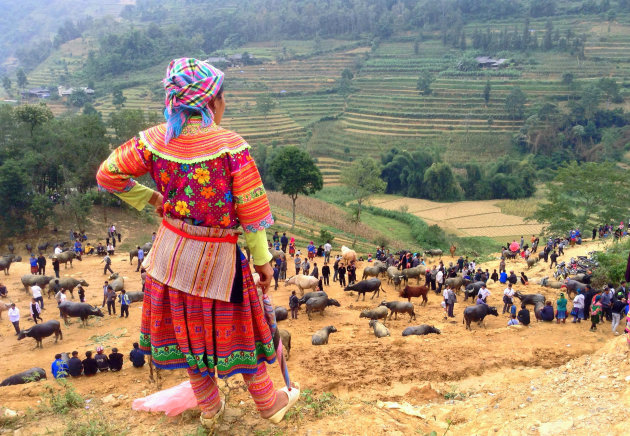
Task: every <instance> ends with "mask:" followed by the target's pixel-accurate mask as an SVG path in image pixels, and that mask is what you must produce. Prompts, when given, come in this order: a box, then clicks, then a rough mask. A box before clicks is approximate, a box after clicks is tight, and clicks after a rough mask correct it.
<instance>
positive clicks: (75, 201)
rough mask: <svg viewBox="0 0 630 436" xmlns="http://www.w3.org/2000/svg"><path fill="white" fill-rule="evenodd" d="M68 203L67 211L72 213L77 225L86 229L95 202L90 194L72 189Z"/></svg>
mask: <svg viewBox="0 0 630 436" xmlns="http://www.w3.org/2000/svg"><path fill="white" fill-rule="evenodd" d="M66 204H67V206H66V207H67V211H68V212H70V213H71V214H72V217H73V218H74V222H75V223H76V225H77V227H78V228H79V229H84V228H85V226H86V224H87V217H88V215H90V212H92V205H93V202H92V199H91V198H90V196H89V194H87V193H82V192H79V191H77V190H71V192H70V194H69V195H68V201H67V203H66Z"/></svg>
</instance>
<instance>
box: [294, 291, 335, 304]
mask: <svg viewBox="0 0 630 436" xmlns="http://www.w3.org/2000/svg"><path fill="white" fill-rule="evenodd" d="M316 297H328V294H326V292H324V291H315V292H307V293H306V294H304V296H303V297H302V298H300V299H299V300H298V303H299V304H300V306H301V305H302V304H306V302H307V301H308V300H310V299H311V298H316Z"/></svg>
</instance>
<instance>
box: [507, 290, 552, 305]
mask: <svg viewBox="0 0 630 436" xmlns="http://www.w3.org/2000/svg"><path fill="white" fill-rule="evenodd" d="M514 296H515V297H516V298H518V299H519V300H521V304H524V305H528V304H531V305H532V306H535V305H536V304H545V300H546V299H545V296H544V295H543V294H521V293H520V292H515V293H514Z"/></svg>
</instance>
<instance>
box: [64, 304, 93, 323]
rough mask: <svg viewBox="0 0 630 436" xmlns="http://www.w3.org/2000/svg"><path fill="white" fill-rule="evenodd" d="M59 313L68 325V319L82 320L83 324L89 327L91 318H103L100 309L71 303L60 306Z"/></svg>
mask: <svg viewBox="0 0 630 436" xmlns="http://www.w3.org/2000/svg"><path fill="white" fill-rule="evenodd" d="M59 311H60V312H61V315H62V316H63V321H64V322H65V323H66V325H68V318H81V322H82V324H83V325H84V326H87V325H88V323H87V321H88V318H89V317H90V316H101V317H102V316H103V312H101V309H100V308H98V307H94V306H92V305H90V304H87V303H73V302H71V301H64V302H63V303H61V304H60V305H59Z"/></svg>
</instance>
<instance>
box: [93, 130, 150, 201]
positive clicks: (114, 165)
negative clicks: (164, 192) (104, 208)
mask: <svg viewBox="0 0 630 436" xmlns="http://www.w3.org/2000/svg"><path fill="white" fill-rule="evenodd" d="M150 169H151V153H150V151H148V150H147V149H146V148H144V147H143V146H141V145H140V143H139V142H138V139H137V138H132V139H130V140H129V141H127V142H125V143H124V144H123V145H121V146H120V147H118V148H117V149H116V150H114V151H113V152H112V153H111V154H110V155H109V157H108V158H107V159H106V160H105V161H104V162H103V163H102V164H101V166H100V168H99V169H98V172H97V173H96V182H97V184H98V187H99V190H101V191H107V192H110V193H112V194H116V195H117V196H119V197H120V198H121V199H122V200H125V201H126V202H128V203H130V204H131V205H132V206H134V207H135V208H136V209H140V210H141V209H142V208H143V207H144V206H145V205H146V203H147V202H148V200H149V199H150V198H151V194H152V193H153V190H152V189H150V188H148V187H146V186H144V185H141V184H139V183H138V182H136V181H135V180H134V179H133V178H132V177H139V176H141V175H143V174H146V173H147V172H148V171H149V170H150Z"/></svg>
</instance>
